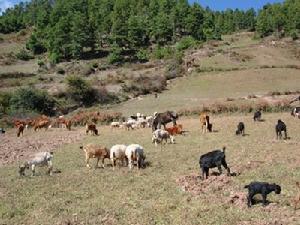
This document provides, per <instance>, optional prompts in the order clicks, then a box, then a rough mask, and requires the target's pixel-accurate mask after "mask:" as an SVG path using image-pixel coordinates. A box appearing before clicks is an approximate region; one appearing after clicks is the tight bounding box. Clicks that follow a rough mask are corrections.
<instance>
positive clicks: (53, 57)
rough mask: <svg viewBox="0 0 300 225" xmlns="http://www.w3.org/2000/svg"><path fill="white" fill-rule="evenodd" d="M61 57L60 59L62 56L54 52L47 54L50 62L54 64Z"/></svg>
mask: <svg viewBox="0 0 300 225" xmlns="http://www.w3.org/2000/svg"><path fill="white" fill-rule="evenodd" d="M61 59H62V56H61V55H60V54H58V53H55V52H53V53H51V54H50V56H49V61H50V63H52V64H54V65H55V64H57V63H59V62H60V60H61Z"/></svg>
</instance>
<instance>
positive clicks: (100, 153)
mask: <svg viewBox="0 0 300 225" xmlns="http://www.w3.org/2000/svg"><path fill="white" fill-rule="evenodd" d="M299 101H300V97H299ZM291 115H293V116H295V117H298V118H299V119H300V107H296V108H294V109H293V110H292V113H291ZM261 116H262V113H261V111H260V110H258V111H256V112H255V113H254V116H253V120H254V122H256V121H261ZM177 119H178V115H177V114H176V112H173V111H167V112H164V113H156V112H155V113H154V115H153V116H144V115H142V114H140V113H137V115H136V116H130V117H129V118H128V119H127V121H123V122H112V123H111V124H110V126H111V128H112V129H115V128H124V129H127V130H130V129H136V128H145V127H152V131H153V132H152V143H154V144H155V145H156V146H157V145H158V144H161V146H162V144H163V143H167V141H168V140H170V143H175V138H174V136H175V135H177V134H181V135H183V134H184V133H185V132H187V131H184V130H183V126H182V125H181V124H177V122H176V121H177ZM170 122H172V123H173V126H172V127H169V128H167V127H166V124H168V123H170ZM14 123H15V126H16V127H17V136H18V137H20V136H21V135H23V132H24V129H28V127H29V126H32V127H33V129H34V131H37V130H39V129H41V128H45V129H49V128H51V127H53V126H57V127H62V126H63V127H65V128H67V129H68V130H71V126H72V121H71V120H68V119H65V118H64V117H59V118H57V119H56V120H55V121H51V120H50V118H48V117H46V116H41V117H39V118H36V119H34V120H25V121H21V120H15V121H14ZM200 124H201V129H202V133H206V132H212V131H213V130H212V123H211V122H210V117H209V114H208V113H205V112H204V113H201V114H200ZM162 126H163V128H162ZM275 131H276V138H277V139H282V132H283V133H284V138H285V139H287V138H288V136H287V126H286V124H285V123H284V122H283V121H282V120H278V121H277V124H276V125H275ZM1 132H2V131H1ZM86 133H87V134H88V133H92V134H93V135H98V134H99V132H98V129H97V127H96V124H95V123H87V124H86ZM235 133H236V135H242V136H244V135H245V124H244V123H243V122H239V123H238V125H237V130H236V132H235ZM80 148H81V149H82V150H83V151H84V153H85V162H86V166H87V167H89V168H90V164H89V160H90V159H91V158H96V159H97V163H96V167H98V163H99V161H100V160H101V162H102V167H104V160H105V159H110V160H111V164H112V166H113V169H114V168H115V166H116V162H117V161H119V165H123V166H124V165H125V166H128V167H129V169H132V168H133V167H134V165H136V166H137V168H138V169H140V168H143V167H144V166H145V158H146V156H145V153H144V148H143V147H142V146H141V145H138V144H130V145H128V146H126V145H122V144H117V145H114V146H112V147H111V148H110V149H108V148H106V147H103V146H99V145H96V144H87V145H85V146H80ZM52 159H53V152H39V153H37V154H35V155H34V157H33V158H32V159H31V160H28V161H26V162H25V163H23V164H22V165H21V166H19V174H20V175H21V176H23V175H25V170H26V169H31V171H32V175H34V174H35V167H36V166H37V165H38V166H48V173H49V174H50V175H51V174H52V172H53V169H52V167H53V166H52ZM199 165H200V170H201V172H202V179H207V178H208V176H209V169H211V168H215V167H217V168H218V170H219V172H220V173H222V166H223V167H224V168H225V169H226V170H227V174H228V175H230V174H231V173H230V168H229V167H228V165H227V163H226V157H225V147H223V149H222V150H214V151H211V152H208V153H206V154H204V155H201V156H200V159H199ZM297 184H298V183H297ZM245 188H247V189H248V202H247V205H248V207H251V205H252V204H253V196H254V195H255V194H258V193H260V194H261V195H262V197H263V204H264V205H265V204H266V198H267V195H268V194H269V193H270V192H272V191H274V192H275V193H276V194H280V192H281V187H280V186H279V185H277V184H269V183H266V182H252V183H250V184H249V185H246V186H245ZM297 198H298V199H296V200H295V207H297V204H298V203H300V196H298V197H297Z"/></svg>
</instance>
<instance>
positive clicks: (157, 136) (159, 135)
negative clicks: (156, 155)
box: [152, 129, 175, 146]
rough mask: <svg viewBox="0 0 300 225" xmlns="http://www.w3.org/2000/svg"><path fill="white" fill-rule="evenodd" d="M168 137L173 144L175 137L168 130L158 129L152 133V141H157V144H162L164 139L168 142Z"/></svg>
mask: <svg viewBox="0 0 300 225" xmlns="http://www.w3.org/2000/svg"><path fill="white" fill-rule="evenodd" d="M168 139H170V143H171V144H174V143H175V139H174V137H173V136H172V135H170V133H169V132H168V131H166V130H162V129H157V130H156V131H154V132H153V134H152V143H155V146H157V144H158V143H161V144H162V142H163V141H165V143H167V142H168Z"/></svg>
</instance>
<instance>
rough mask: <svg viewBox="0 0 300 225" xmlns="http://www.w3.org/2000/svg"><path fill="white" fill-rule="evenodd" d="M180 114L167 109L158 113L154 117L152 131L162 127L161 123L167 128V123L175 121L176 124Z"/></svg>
mask: <svg viewBox="0 0 300 225" xmlns="http://www.w3.org/2000/svg"><path fill="white" fill-rule="evenodd" d="M177 119H178V115H177V113H176V112H174V111H166V112H164V113H157V114H156V115H155V117H154V119H153V123H152V131H156V130H157V129H160V128H161V125H163V126H164V128H165V129H166V124H167V123H170V122H173V126H175V125H176V120H177Z"/></svg>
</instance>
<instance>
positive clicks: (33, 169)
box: [31, 164, 35, 176]
mask: <svg viewBox="0 0 300 225" xmlns="http://www.w3.org/2000/svg"><path fill="white" fill-rule="evenodd" d="M34 175H35V164H32V165H31V176H34Z"/></svg>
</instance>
